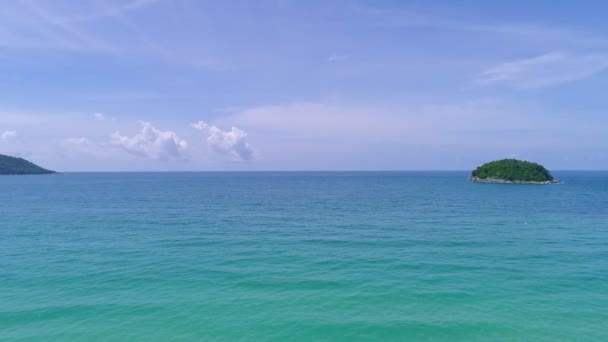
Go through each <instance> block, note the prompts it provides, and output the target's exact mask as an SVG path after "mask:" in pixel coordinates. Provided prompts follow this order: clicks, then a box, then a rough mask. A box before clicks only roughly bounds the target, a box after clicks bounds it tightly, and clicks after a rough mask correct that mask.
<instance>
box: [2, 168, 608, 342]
mask: <svg viewBox="0 0 608 342" xmlns="http://www.w3.org/2000/svg"><path fill="white" fill-rule="evenodd" d="M467 175H468V174H467V173H466V172H284V173H283V172H261V173H74V174H70V173H68V174H65V175H56V176H5V177H0V339H2V340H36V341H51V340H52V341H78V340H82V341H85V340H87V341H88V340H108V341H125V340H142V341H154V340H156V341H166V340H214V341H216V340H217V341H223V340H226V341H232V340H254V341H260V340H276V341H284V340H301V341H311V340H344V341H350V340H451V341H452V340H463V341H471V340H483V341H488V340H529V341H555V340H597V341H605V340H608V309H607V308H608V172H556V173H554V175H555V176H556V178H557V179H560V180H563V181H564V182H565V183H564V184H560V185H500V184H477V183H469V182H467V180H466V178H467Z"/></svg>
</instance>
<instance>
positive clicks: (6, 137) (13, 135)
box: [0, 131, 17, 140]
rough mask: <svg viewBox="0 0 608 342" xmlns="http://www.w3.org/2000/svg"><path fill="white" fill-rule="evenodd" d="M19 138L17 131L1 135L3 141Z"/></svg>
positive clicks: (5, 132)
mask: <svg viewBox="0 0 608 342" xmlns="http://www.w3.org/2000/svg"><path fill="white" fill-rule="evenodd" d="M16 137H17V131H4V132H2V134H0V139H1V140H9V139H14V138H16Z"/></svg>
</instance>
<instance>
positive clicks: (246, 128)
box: [0, 0, 608, 171]
mask: <svg viewBox="0 0 608 342" xmlns="http://www.w3.org/2000/svg"><path fill="white" fill-rule="evenodd" d="M606 13H608V2H605V1H596V2H594V1H577V2H574V1H568V2H566V1H502V2H499V1H459V2H454V1H330V0H327V1H314V0H310V1H295V0H294V1H291V0H268V1H265V0H259V1H245V0H243V1H237V0H229V1H203V0H120V1H119V0H112V1H110V0H92V1H84V0H83V1H72V0H14V1H5V2H3V3H2V6H0V153H2V154H9V155H15V156H20V157H23V158H26V159H29V160H32V161H34V162H36V163H38V164H40V165H42V166H44V167H47V168H51V169H54V170H58V171H178V170H183V171H199V170H200V171H207V170H208V171H218V170H230V171H238V170H252V171H254V170H469V169H472V168H474V167H476V166H478V165H480V164H482V163H484V162H487V161H491V160H495V159H502V158H517V159H525V160H531V161H536V162H539V163H541V164H543V165H545V166H546V167H547V168H549V169H550V170H607V169H608V134H607V132H608V116H607V115H606V114H607V111H606V108H608V95H606V94H607V89H608V21H606V20H605V19H606Z"/></svg>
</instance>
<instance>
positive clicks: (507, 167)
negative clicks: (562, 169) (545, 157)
mask: <svg viewBox="0 0 608 342" xmlns="http://www.w3.org/2000/svg"><path fill="white" fill-rule="evenodd" d="M469 180H470V181H471V182H480V183H500V184H557V183H560V182H559V181H556V180H555V179H553V176H552V175H551V173H550V172H549V171H548V170H547V169H546V168H545V167H544V166H542V165H540V164H536V163H531V162H528V161H523V160H517V159H502V160H496V161H493V162H489V163H486V164H483V165H482V166H480V167H478V168H477V169H475V170H474V171H473V172H472V174H471V177H470V178H469Z"/></svg>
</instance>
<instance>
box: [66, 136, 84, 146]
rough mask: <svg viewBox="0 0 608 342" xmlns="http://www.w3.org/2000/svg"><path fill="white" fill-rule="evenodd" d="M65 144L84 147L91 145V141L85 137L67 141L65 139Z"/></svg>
mask: <svg viewBox="0 0 608 342" xmlns="http://www.w3.org/2000/svg"><path fill="white" fill-rule="evenodd" d="M65 142H66V143H68V144H72V145H84V144H87V143H89V139H87V138H85V137H80V138H67V139H65Z"/></svg>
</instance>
